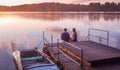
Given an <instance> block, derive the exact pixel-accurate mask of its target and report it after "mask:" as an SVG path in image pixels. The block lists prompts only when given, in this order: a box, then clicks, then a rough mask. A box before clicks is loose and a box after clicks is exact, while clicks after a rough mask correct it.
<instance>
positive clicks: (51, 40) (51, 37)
mask: <svg viewBox="0 0 120 70" xmlns="http://www.w3.org/2000/svg"><path fill="white" fill-rule="evenodd" d="M51 50H52V52H53V35H51Z"/></svg>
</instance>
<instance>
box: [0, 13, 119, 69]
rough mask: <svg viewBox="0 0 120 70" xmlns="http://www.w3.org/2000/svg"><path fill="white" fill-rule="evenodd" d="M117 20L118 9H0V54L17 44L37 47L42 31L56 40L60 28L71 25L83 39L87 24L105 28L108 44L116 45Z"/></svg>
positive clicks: (79, 37)
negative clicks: (60, 10) (67, 10)
mask: <svg viewBox="0 0 120 70" xmlns="http://www.w3.org/2000/svg"><path fill="white" fill-rule="evenodd" d="M119 22H120V13H110V12H109V13H104V12H101V13H99V12H95V13H90V12H69V13H68V12H64V13H63V12H54V13H53V12H49V13H48V12H44V13H43V12H35V13H33V12H14V13H12V12H1V13H0V33H1V34H0V56H3V55H6V56H7V57H9V55H11V52H13V51H15V50H18V49H19V48H20V49H28V48H34V47H38V48H40V49H41V48H42V47H41V46H43V44H42V35H43V34H42V33H43V31H45V37H46V38H47V39H48V40H49V41H51V39H50V37H51V35H54V42H57V39H60V35H61V33H62V32H63V29H64V28H68V32H69V33H70V34H71V32H72V28H76V30H77V33H78V40H79V41H81V40H85V39H86V36H87V35H88V28H97V29H102V30H107V31H109V32H110V39H109V40H110V41H109V45H110V46H112V47H115V48H119V49H120V47H119V46H120V44H119V42H120V36H119V35H120V28H119V26H120V24H119ZM96 34H99V33H96ZM102 36H103V34H102ZM6 49H7V50H6ZM5 50H6V51H5ZM4 58H5V60H4ZM0 59H1V60H0V63H1V62H2V61H8V62H9V61H10V60H11V59H7V58H6V57H0ZM9 63H10V62H9ZM11 63H12V62H11ZM5 64H6V63H5ZM5 64H4V65H3V66H2V65H1V64H0V67H1V66H2V67H3V69H2V70H8V68H7V69H6V68H5V67H6V66H5ZM4 66H5V67H4ZM11 67H13V68H11V70H14V66H11ZM9 70H10V69H9Z"/></svg>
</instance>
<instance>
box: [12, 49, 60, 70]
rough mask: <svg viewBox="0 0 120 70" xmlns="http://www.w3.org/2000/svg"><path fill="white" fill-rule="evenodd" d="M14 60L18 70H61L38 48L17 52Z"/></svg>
mask: <svg viewBox="0 0 120 70" xmlns="http://www.w3.org/2000/svg"><path fill="white" fill-rule="evenodd" d="M13 58H14V62H15V65H16V68H17V70H60V68H59V66H58V65H57V64H56V63H55V62H54V61H52V60H50V58H49V56H47V55H46V54H45V53H43V52H42V51H40V50H38V49H37V48H35V49H24V50H19V51H15V52H13Z"/></svg>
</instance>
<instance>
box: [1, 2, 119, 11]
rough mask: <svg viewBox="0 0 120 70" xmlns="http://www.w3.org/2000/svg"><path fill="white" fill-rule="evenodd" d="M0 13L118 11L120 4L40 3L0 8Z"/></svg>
mask: <svg viewBox="0 0 120 70" xmlns="http://www.w3.org/2000/svg"><path fill="white" fill-rule="evenodd" d="M0 11H35V12H38V11H41V12H44V11H45V12H49V11H56V12H57V11H76V12H77V11H120V3H114V2H112V3H109V2H106V3H105V4H101V3H99V2H98V3H90V4H89V5H81V4H61V3H54V2H53V3H40V4H25V5H18V6H0Z"/></svg>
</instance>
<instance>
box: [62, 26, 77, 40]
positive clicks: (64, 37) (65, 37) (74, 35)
mask: <svg viewBox="0 0 120 70" xmlns="http://www.w3.org/2000/svg"><path fill="white" fill-rule="evenodd" d="M61 39H62V40H64V41H66V42H76V41H77V32H76V29H75V28H73V29H72V37H71V38H70V34H69V33H68V32H67V28H64V32H63V33H62V34H61Z"/></svg>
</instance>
